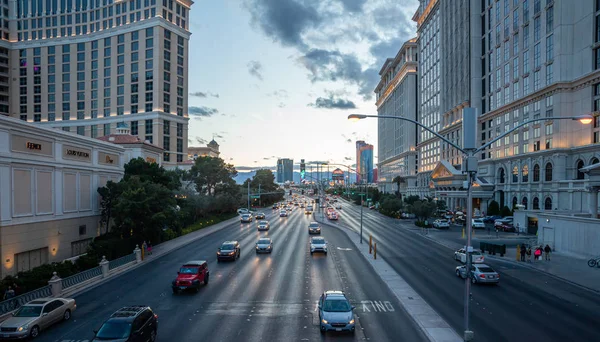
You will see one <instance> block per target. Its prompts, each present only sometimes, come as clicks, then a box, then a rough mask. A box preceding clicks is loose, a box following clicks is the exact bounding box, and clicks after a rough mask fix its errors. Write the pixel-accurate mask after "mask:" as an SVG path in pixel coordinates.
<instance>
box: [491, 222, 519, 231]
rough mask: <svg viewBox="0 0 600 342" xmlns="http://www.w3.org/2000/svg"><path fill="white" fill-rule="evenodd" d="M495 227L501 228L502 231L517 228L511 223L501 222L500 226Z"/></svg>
mask: <svg viewBox="0 0 600 342" xmlns="http://www.w3.org/2000/svg"><path fill="white" fill-rule="evenodd" d="M496 228H498V229H499V230H502V231H504V232H513V233H514V232H516V231H517V230H516V229H515V226H513V224H512V223H503V224H501V225H500V226H497V227H496Z"/></svg>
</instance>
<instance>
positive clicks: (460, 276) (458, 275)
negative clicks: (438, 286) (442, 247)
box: [456, 270, 462, 278]
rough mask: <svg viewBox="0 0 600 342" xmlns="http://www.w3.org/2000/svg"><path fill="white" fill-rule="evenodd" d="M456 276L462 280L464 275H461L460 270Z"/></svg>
mask: <svg viewBox="0 0 600 342" xmlns="http://www.w3.org/2000/svg"><path fill="white" fill-rule="evenodd" d="M456 276H457V277H459V278H462V275H460V271H459V270H456Z"/></svg>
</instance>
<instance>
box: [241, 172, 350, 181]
mask: <svg viewBox="0 0 600 342" xmlns="http://www.w3.org/2000/svg"><path fill="white" fill-rule="evenodd" d="M255 174H256V171H248V172H238V175H237V177H235V178H234V179H235V182H236V183H238V184H244V182H245V181H246V179H248V178H252V177H254V175H255ZM273 175H275V180H277V172H273ZM306 176H307V177H306V179H307V180H311V177H310V176H311V175H310V172H308V173H306ZM312 177H314V178H315V180H316V178H317V173H316V172H314V173H313V175H312ZM321 177H322V178H326V177H327V172H323V173H321ZM329 177H331V174H330V175H329ZM355 181H356V175H355V174H354V173H351V174H350V183H354V182H355ZM294 183H300V172H297V171H294Z"/></svg>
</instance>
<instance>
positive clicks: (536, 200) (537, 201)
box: [533, 197, 540, 210]
mask: <svg viewBox="0 0 600 342" xmlns="http://www.w3.org/2000/svg"><path fill="white" fill-rule="evenodd" d="M533 209H534V210H539V209H540V199H539V198H537V197H534V198H533Z"/></svg>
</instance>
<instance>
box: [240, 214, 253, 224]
mask: <svg viewBox="0 0 600 342" xmlns="http://www.w3.org/2000/svg"><path fill="white" fill-rule="evenodd" d="M240 222H241V223H248V222H252V214H242V216H240Z"/></svg>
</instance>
